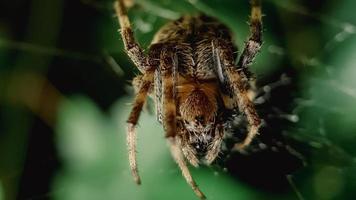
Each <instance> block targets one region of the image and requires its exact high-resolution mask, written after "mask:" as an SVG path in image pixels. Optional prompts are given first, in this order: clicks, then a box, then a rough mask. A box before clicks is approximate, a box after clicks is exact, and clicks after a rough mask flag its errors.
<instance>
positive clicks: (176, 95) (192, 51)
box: [115, 0, 262, 199]
mask: <svg viewBox="0 0 356 200" xmlns="http://www.w3.org/2000/svg"><path fill="white" fill-rule="evenodd" d="M251 7H252V9H251V19H250V20H251V21H250V31H251V35H250V37H249V39H248V41H247V42H246V46H245V49H244V50H243V52H242V55H241V56H240V59H239V60H238V62H237V64H235V57H236V56H235V55H234V52H236V47H235V45H234V43H233V41H232V38H231V32H230V30H229V29H228V28H227V27H226V26H225V25H224V24H222V23H220V22H219V21H217V20H216V19H214V18H212V17H208V16H205V15H199V16H183V17H181V18H180V19H178V20H176V21H173V22H170V23H168V24H166V25H165V26H163V27H162V28H161V29H160V30H159V31H158V32H157V34H156V35H155V37H154V39H153V41H152V44H151V45H150V47H149V52H148V54H145V53H144V51H143V49H142V48H141V47H140V46H139V45H138V43H137V42H136V40H135V38H134V35H133V31H132V28H131V25H130V22H129V18H128V16H127V11H126V8H125V6H124V3H123V1H122V0H117V1H116V2H115V10H116V14H117V17H118V20H119V23H120V26H121V36H122V39H123V42H124V45H125V50H126V52H127V54H128V56H129V57H130V58H131V60H132V61H133V62H134V64H135V65H136V66H137V67H138V69H139V70H140V72H141V73H142V75H139V76H137V77H136V78H135V79H134V81H133V85H134V87H135V88H136V91H137V94H136V97H135V100H134V104H133V108H132V111H131V113H130V116H129V118H128V120H127V123H128V130H127V143H128V152H129V162H130V168H131V172H132V174H133V177H134V179H135V181H136V183H138V184H140V183H141V180H140V176H139V174H138V170H137V164H136V153H135V149H136V133H135V126H136V124H137V121H138V118H139V115H140V112H141V110H142V107H143V105H144V103H145V101H146V97H147V95H148V94H150V95H151V96H153V97H154V100H155V104H156V113H157V119H158V121H159V122H160V123H162V124H163V128H164V130H165V136H166V138H167V140H168V142H169V145H170V150H171V153H172V156H173V158H174V160H175V161H176V162H177V164H178V166H179V168H180V169H181V171H182V174H183V176H184V178H185V179H186V181H187V182H188V184H189V185H190V186H191V187H192V189H193V190H194V192H195V193H196V195H197V196H198V197H199V198H201V199H205V196H204V194H203V193H202V192H201V191H200V189H199V188H198V186H197V184H196V183H195V181H194V180H193V178H192V176H191V174H190V172H189V169H188V167H187V165H186V162H185V159H187V160H188V161H189V162H190V163H191V164H192V165H193V166H198V164H199V163H201V162H204V163H206V164H208V165H209V164H211V163H212V162H213V161H214V160H215V158H216V157H217V156H218V154H219V152H220V148H221V143H222V140H223V137H224V135H225V129H224V122H225V121H226V118H224V114H225V113H226V111H227V110H234V109H236V108H238V109H239V111H240V112H241V113H243V114H245V116H246V119H247V121H248V124H249V128H248V133H247V136H246V138H245V139H244V141H243V142H242V143H241V144H237V145H235V147H236V149H242V148H244V147H246V146H248V145H249V144H250V143H251V141H252V139H253V138H254V136H255V135H256V134H257V133H258V129H259V126H260V123H261V120H260V118H259V117H258V114H257V112H256V110H255V107H254V104H253V102H252V97H251V96H250V95H249V93H250V91H251V90H252V89H253V87H252V85H251V82H252V81H251V72H250V71H249V70H248V66H249V65H250V64H251V62H252V60H253V59H254V57H255V55H256V54H257V53H258V51H259V50H260V47H261V43H262V39H261V36H262V22H261V3H260V0H251ZM225 115H226V114H225Z"/></svg>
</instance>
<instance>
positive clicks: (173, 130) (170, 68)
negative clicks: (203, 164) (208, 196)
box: [160, 48, 205, 199]
mask: <svg viewBox="0 0 356 200" xmlns="http://www.w3.org/2000/svg"><path fill="white" fill-rule="evenodd" d="M160 60H161V61H160V69H161V74H162V87H163V90H162V104H163V106H162V109H163V128H164V130H165V133H166V137H167V140H168V142H169V146H170V150H171V153H172V157H173V158H174V160H175V161H176V163H177V164H178V166H179V168H180V170H181V171H182V174H183V177H184V178H185V180H186V181H187V183H188V184H189V185H190V187H191V188H192V189H193V191H194V192H195V194H196V195H197V196H198V197H199V198H200V199H205V195H204V194H203V193H202V192H201V191H200V189H199V187H198V186H197V184H196V183H195V181H194V179H193V177H192V175H191V174H190V171H189V169H188V166H187V164H186V162H185V160H184V157H183V154H182V150H181V146H180V145H179V142H178V138H177V137H178V136H177V122H176V101H175V98H176V95H175V84H176V75H177V74H176V73H177V68H178V61H177V60H178V59H177V55H176V53H175V52H174V48H163V50H162V52H161V56H160Z"/></svg>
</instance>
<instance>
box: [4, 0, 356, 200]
mask: <svg viewBox="0 0 356 200" xmlns="http://www.w3.org/2000/svg"><path fill="white" fill-rule="evenodd" d="M135 2H136V4H135V5H134V6H133V7H132V8H131V9H130V10H129V15H130V19H131V21H132V24H133V27H134V31H135V35H136V36H137V38H138V41H139V42H140V44H141V45H142V46H143V47H147V46H148V45H149V44H150V40H151V39H152V37H153V35H154V33H155V32H156V31H157V30H158V28H159V27H160V26H162V25H163V24H164V23H166V22H167V21H169V20H172V19H177V18H179V16H181V15H183V14H189V13H198V12H203V13H206V14H208V15H212V16H215V17H217V18H218V19H220V20H221V21H222V22H224V23H226V24H227V25H228V26H229V27H230V28H231V29H232V31H233V33H234V36H235V41H236V44H237V45H238V46H239V47H240V50H241V48H242V47H243V44H244V41H245V40H246V38H247V36H248V33H249V32H248V31H249V30H248V24H247V21H248V16H249V5H248V1H242V0H240V1H236V0H221V1H218V0H190V1H175V0H156V1H155V0H137V1H135ZM111 5H112V1H106V0H105V1H104V0H102V1H100V0H82V1H80V0H67V1H65V0H62V1H61V0H51V1H49V0H48V1H43V0H32V1H30V0H27V1H26V0H12V1H10V0H3V1H1V3H0V13H1V14H0V200H2V199H9V200H12V199H57V200H81V199H85V200H90V199H108V200H111V199H145V200H151V199H196V197H195V196H194V193H193V192H192V191H191V189H190V188H189V186H188V185H187V184H186V183H185V181H184V179H183V178H182V176H181V174H180V171H179V169H178V168H177V166H176V164H175V163H174V161H173V160H172V158H171V157H170V153H169V150H168V148H167V145H166V142H165V140H164V137H163V135H164V133H163V130H162V127H161V126H160V124H159V123H158V122H156V120H155V116H154V114H153V112H152V109H151V107H150V106H148V108H147V109H146V110H145V111H144V112H143V113H142V115H141V118H140V123H139V128H138V130H137V132H138V149H137V152H138V164H139V170H140V173H141V176H142V185H141V186H136V185H135V184H134V182H133V180H132V177H131V175H130V172H129V167H128V158H127V152H126V142H125V121H126V118H127V116H128V113H129V111H130V102H131V101H132V100H133V90H132V88H131V86H130V83H129V80H131V79H132V78H133V77H134V76H135V75H136V74H138V70H137V69H136V68H135V67H134V66H133V64H132V63H131V62H130V61H129V59H128V57H127V55H126V54H125V53H124V51H123V45H122V41H121V38H120V36H119V33H118V24H117V21H116V19H115V17H114V12H113V10H112V6H111ZM355 7H356V2H355V1H353V0H342V1H337V0H333V1H323V0H318V1H308V0H283V1H281V0H264V1H263V13H264V17H263V21H264V36H263V38H264V39H263V40H264V44H263V48H262V50H261V53H260V54H259V55H258V57H257V59H256V60H255V62H254V64H253V66H252V71H254V72H255V73H256V75H257V78H258V80H260V84H259V86H261V87H262V86H263V85H264V84H268V83H272V82H274V81H276V80H277V79H278V77H279V76H280V74H283V73H285V72H288V75H289V76H291V77H292V81H293V87H291V88H290V90H289V91H287V92H288V93H290V94H293V95H292V96H293V99H292V100H290V102H283V99H279V100H273V101H275V102H274V104H273V105H274V106H276V105H278V104H280V102H281V104H283V105H285V106H286V107H287V108H288V109H287V110H288V113H279V115H280V116H282V117H284V116H285V117H287V118H288V117H290V116H292V117H294V119H295V117H296V119H297V120H292V121H294V122H293V124H292V125H291V126H289V125H288V126H286V125H284V126H283V128H284V130H283V133H284V135H285V136H286V137H287V138H289V140H290V141H293V142H292V143H293V144H295V145H294V146H293V147H294V149H295V150H297V151H298V152H300V153H301V154H303V156H304V157H305V159H306V160H307V163H308V165H307V166H305V167H302V168H299V169H298V170H296V171H294V172H293V173H291V174H289V176H288V177H289V179H288V180H289V185H288V186H287V187H289V189H288V190H286V191H283V192H280V191H272V190H268V189H264V188H261V187H256V186H254V185H251V184H248V183H246V182H244V181H243V180H240V179H238V178H234V177H232V176H231V175H230V174H229V173H228V172H226V170H220V169H218V168H209V167H204V166H202V167H200V168H193V167H191V172H192V174H193V176H194V177H195V179H196V181H197V183H198V184H199V186H200V188H201V189H202V190H203V192H204V193H205V194H206V196H207V197H208V199H223V200H224V199H241V200H242V199H325V200H330V199H354V197H355V196H356V193H355V192H354V188H355V187H356V165H355V154H356V148H355V145H356V143H355V142H356V135H355V131H356V79H355V76H356V64H355V63H356V56H355V52H356V37H355V34H356V26H355V23H356V14H355V11H354V8H355ZM151 103H152V102H151ZM278 126H282V125H278ZM273 128H276V129H277V128H279V127H272V129H273ZM280 163H282V164H283V160H282V161H281V162H280ZM261 170H262V171H263V170H265V171H266V173H268V170H267V169H264V168H263V166H261ZM252 175H253V173H252ZM261 178H262V177H261ZM286 178H287V177H286ZM272 182H273V181H272ZM272 182H271V184H272Z"/></svg>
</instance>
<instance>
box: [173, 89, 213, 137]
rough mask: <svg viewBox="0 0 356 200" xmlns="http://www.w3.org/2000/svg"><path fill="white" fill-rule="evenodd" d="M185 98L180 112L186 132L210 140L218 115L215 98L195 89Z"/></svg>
mask: <svg viewBox="0 0 356 200" xmlns="http://www.w3.org/2000/svg"><path fill="white" fill-rule="evenodd" d="M183 98H184V99H182V100H183V101H181V102H182V103H181V104H180V106H179V111H180V114H181V117H182V120H183V122H184V126H185V128H186V130H187V131H188V132H190V133H192V134H194V135H196V136H198V137H199V136H202V137H204V135H206V137H207V138H210V137H209V135H210V133H211V132H212V130H213V129H214V125H215V118H216V115H217V102H216V98H215V96H214V95H209V93H206V92H204V91H203V90H200V89H195V90H193V91H192V92H190V93H189V94H188V95H186V96H185V97H183Z"/></svg>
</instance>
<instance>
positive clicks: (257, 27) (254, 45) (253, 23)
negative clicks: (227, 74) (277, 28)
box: [237, 0, 262, 75]
mask: <svg viewBox="0 0 356 200" xmlns="http://www.w3.org/2000/svg"><path fill="white" fill-rule="evenodd" d="M250 2H251V18H250V32H251V35H250V37H249V39H248V41H247V42H246V43H245V48H244V50H243V52H242V54H241V56H240V59H239V62H238V64H237V65H238V67H239V68H242V69H243V70H244V71H245V74H246V72H247V74H246V75H248V74H250V72H249V71H248V69H247V68H248V66H249V65H250V64H251V63H252V61H253V59H254V58H255V56H256V54H257V53H258V52H259V50H260V49H261V45H262V14H261V13H262V12H261V0H251V1H250Z"/></svg>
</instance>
